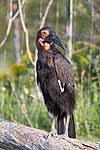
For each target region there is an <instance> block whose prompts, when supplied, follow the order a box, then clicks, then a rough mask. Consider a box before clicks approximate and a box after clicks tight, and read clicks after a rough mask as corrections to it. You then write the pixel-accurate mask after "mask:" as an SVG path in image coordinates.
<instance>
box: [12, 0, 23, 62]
mask: <svg viewBox="0 0 100 150" xmlns="http://www.w3.org/2000/svg"><path fill="white" fill-rule="evenodd" d="M17 10H18V2H17V1H15V2H14V3H13V15H15V13H16V12H17ZM14 49H15V57H16V63H18V64H20V63H21V49H20V21H19V16H18V17H17V18H16V19H15V20H14Z"/></svg>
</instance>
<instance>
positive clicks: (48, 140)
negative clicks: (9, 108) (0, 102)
mask: <svg viewBox="0 0 100 150" xmlns="http://www.w3.org/2000/svg"><path fill="white" fill-rule="evenodd" d="M0 150H100V143H92V142H82V141H80V140H78V139H71V138H68V137H66V136H63V135H59V136H58V135H57V136H52V135H49V136H48V133H47V132H45V131H42V130H39V129H34V128H30V127H26V126H24V125H19V124H17V123H13V122H8V121H5V120H2V119H1V120H0Z"/></svg>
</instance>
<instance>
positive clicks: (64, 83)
mask: <svg viewBox="0 0 100 150" xmlns="http://www.w3.org/2000/svg"><path fill="white" fill-rule="evenodd" d="M54 66H55V71H56V76H57V81H58V86H59V88H60V91H61V92H66V91H67V92H68V91H69V92H70V93H73V92H74V79H73V72H72V66H71V64H70V62H69V61H68V60H67V59H65V58H64V56H63V55H61V54H57V55H56V56H55V58H54Z"/></svg>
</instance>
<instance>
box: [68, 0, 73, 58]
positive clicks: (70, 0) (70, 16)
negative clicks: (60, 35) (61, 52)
mask: <svg viewBox="0 0 100 150" xmlns="http://www.w3.org/2000/svg"><path fill="white" fill-rule="evenodd" d="M66 17H67V25H66V34H67V48H68V50H69V60H71V57H72V27H73V22H72V21H73V0H67V15H66Z"/></svg>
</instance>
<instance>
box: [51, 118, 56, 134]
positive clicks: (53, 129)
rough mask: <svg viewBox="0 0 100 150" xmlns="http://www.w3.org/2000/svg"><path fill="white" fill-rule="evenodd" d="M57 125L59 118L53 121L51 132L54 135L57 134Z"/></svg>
mask: <svg viewBox="0 0 100 150" xmlns="http://www.w3.org/2000/svg"><path fill="white" fill-rule="evenodd" d="M56 123H57V117H55V116H54V117H53V121H52V126H51V132H52V133H53V134H57V130H56Z"/></svg>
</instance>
